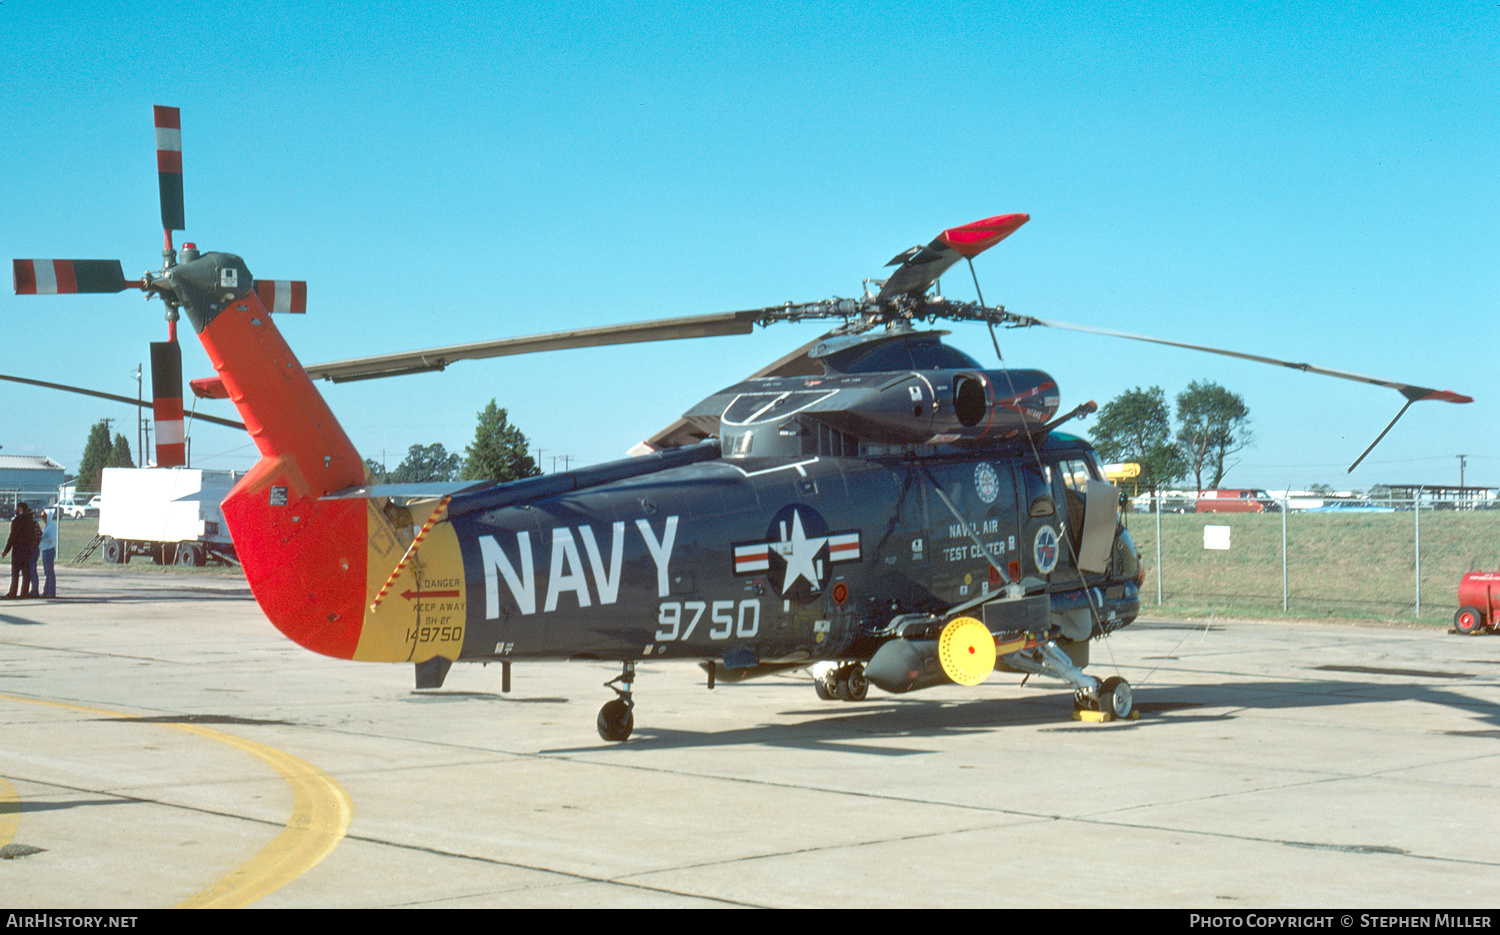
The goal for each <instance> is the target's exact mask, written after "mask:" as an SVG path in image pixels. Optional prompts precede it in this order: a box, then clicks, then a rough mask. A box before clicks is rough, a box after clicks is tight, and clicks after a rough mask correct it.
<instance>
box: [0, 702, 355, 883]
mask: <svg viewBox="0 0 1500 935" xmlns="http://www.w3.org/2000/svg"><path fill="white" fill-rule="evenodd" d="M0 699H4V700H7V701H21V702H26V703H27V704H39V705H46V706H49V707H54V708H65V709H67V710H70V711H82V712H85V713H87V714H97V715H102V716H104V717H112V718H125V719H134V718H136V717H137V715H133V714H126V713H124V712H121V711H108V710H105V709H103V708H90V707H85V706H82V705H72V704H64V703H62V702H58V701H43V700H41V699H38V698H21V697H17V696H15V695H0ZM161 726H163V727H172V728H175V729H177V730H182V731H187V732H188V733H190V734H198V735H199V736H201V737H207V738H208V739H210V740H217V741H219V742H220V743H226V744H229V745H230V746H232V747H237V748H239V749H241V750H243V751H245V752H246V753H248V754H250V755H251V756H255V757H259V758H260V759H261V760H264V761H265V762H266V763H269V764H270V765H271V767H272V768H273V769H275V770H276V772H278V773H280V774H281V778H282V779H284V780H286V784H287V785H288V786H290V787H291V789H292V815H291V817H290V818H289V819H287V823H286V828H285V830H283V831H282V832H281V833H280V834H278V835H277V836H276V837H275V839H273V840H272V841H271V843H270V844H267V845H266V846H265V847H264V848H263V849H262V850H261V852H260V853H258V854H256V855H255V856H254V857H252V858H250V859H249V860H248V861H246V862H245V863H244V864H242V865H241V866H240V867H238V868H237V869H235V870H233V871H231V872H230V873H228V874H226V875H225V876H224V878H223V879H221V880H219V881H218V882H217V883H215V884H213V885H212V886H210V887H208V888H207V889H205V890H203V891H201V892H199V893H197V894H195V895H193V896H192V897H190V898H188V899H187V900H186V901H184V902H182V903H180V904H179V905H178V906H177V908H179V909H238V908H242V907H244V906H248V905H250V904H251V903H253V902H255V901H256V900H258V899H260V898H262V897H264V896H267V895H269V894H271V893H274V892H275V891H276V890H278V889H280V888H281V887H283V886H285V885H286V884H288V883H290V882H292V881H293V880H295V879H297V878H298V877H299V876H301V875H302V874H304V873H306V872H307V871H309V870H311V869H312V868H313V867H315V866H317V864H318V863H319V862H320V861H321V860H322V859H323V858H325V857H327V856H328V855H329V854H331V853H333V849H334V848H336V847H338V845H339V842H340V841H342V840H343V839H344V835H345V833H347V832H348V830H349V823H350V822H351V821H352V820H353V819H354V802H353V800H351V799H350V798H349V793H348V792H345V791H344V787H343V786H341V785H339V783H338V781H337V780H335V779H334V778H333V777H332V776H330V775H328V774H327V773H325V772H323V771H322V770H320V769H318V768H317V767H316V766H313V765H312V764H311V763H309V762H307V761H306V760H302V759H298V758H297V757H295V756H292V755H291V754H290V753H285V752H283V751H281V750H278V749H276V748H275V747H268V746H266V745H265V744H261V743H256V742H255V741H253V740H246V739H245V738H243V737H236V736H235V735H233V734H226V733H224V732H223V731H217V730H214V729H213V728H210V727H204V726H202V725H199V724H162V725H161ZM0 785H3V788H0V846H3V845H4V843H5V841H6V840H8V839H9V836H10V835H11V834H14V833H15V825H18V824H19V823H20V807H19V805H20V803H19V799H16V807H15V809H14V812H13V814H14V820H13V821H12V822H11V824H10V826H9V833H7V825H6V818H7V812H6V805H5V803H6V802H7V801H8V800H7V799H6V798H5V795H6V791H7V790H9V794H10V796H12V797H14V796H15V791H14V790H13V789H10V788H9V784H8V783H5V781H4V780H3V779H0Z"/></svg>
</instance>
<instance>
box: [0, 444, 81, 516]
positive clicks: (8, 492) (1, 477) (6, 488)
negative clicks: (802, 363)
mask: <svg viewBox="0 0 1500 935" xmlns="http://www.w3.org/2000/svg"><path fill="white" fill-rule="evenodd" d="M66 476H67V472H66V471H65V470H63V466H62V465H61V464H58V463H57V462H56V461H53V460H52V459H51V458H48V457H44V456H42V455H0V510H4V511H5V515H7V516H9V515H10V512H11V510H12V509H14V507H15V505H16V503H17V502H18V501H21V500H24V501H26V502H27V503H30V504H31V505H33V506H45V505H47V504H49V503H51V502H53V501H54V500H56V499H57V488H58V487H59V486H60V485H61V484H62V482H63V479H64V478H65V477H66Z"/></svg>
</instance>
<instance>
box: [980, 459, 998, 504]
mask: <svg viewBox="0 0 1500 935" xmlns="http://www.w3.org/2000/svg"><path fill="white" fill-rule="evenodd" d="M974 492H975V493H977V494H979V499H981V500H983V501H984V502H985V503H994V502H995V498H996V497H998V496H1000V477H999V476H998V475H997V474H996V473H995V469H994V468H993V467H991V466H990V463H989V462H988V461H981V462H979V463H978V464H977V465H975V466H974Z"/></svg>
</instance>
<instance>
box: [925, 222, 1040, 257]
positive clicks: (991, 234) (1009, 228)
mask: <svg viewBox="0 0 1500 935" xmlns="http://www.w3.org/2000/svg"><path fill="white" fill-rule="evenodd" d="M1029 220H1031V215H1029V214H1001V215H997V216H995V217H992V218H985V219H984V220H982V221H974V222H973V223H971V224H964V225H962V226H961V227H950V228H948V229H947V230H945V231H943V232H942V233H941V234H939V235H938V239H939V240H941V241H942V242H943V243H945V244H947V245H948V246H949V247H951V248H952V249H953V250H954V252H956V253H958V254H959V255H960V256H966V257H969V258H970V259H972V258H974V257H976V256H978V255H979V254H981V253H983V252H984V251H986V250H988V249H989V248H991V247H993V246H994V245H995V244H997V243H999V242H1000V241H1002V240H1004V239H1005V238H1007V237H1009V236H1010V235H1011V234H1014V233H1015V232H1016V230H1017V229H1018V228H1019V227H1020V226H1021V225H1022V224H1025V223H1026V222H1027V221H1029Z"/></svg>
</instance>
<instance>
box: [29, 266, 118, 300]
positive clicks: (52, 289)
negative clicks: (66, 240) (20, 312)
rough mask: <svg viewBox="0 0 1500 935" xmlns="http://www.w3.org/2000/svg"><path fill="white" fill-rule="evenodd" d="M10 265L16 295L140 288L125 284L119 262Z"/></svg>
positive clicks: (61, 293) (115, 290)
mask: <svg viewBox="0 0 1500 935" xmlns="http://www.w3.org/2000/svg"><path fill="white" fill-rule="evenodd" d="M10 265H11V276H12V278H13V280H14V282H15V287H16V295H65V294H71V293H75V292H124V291H125V290H126V289H129V288H130V287H131V286H139V285H140V284H139V283H135V282H126V281H125V271H124V269H122V268H121V266H120V261H119V260H11V263H10Z"/></svg>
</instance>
